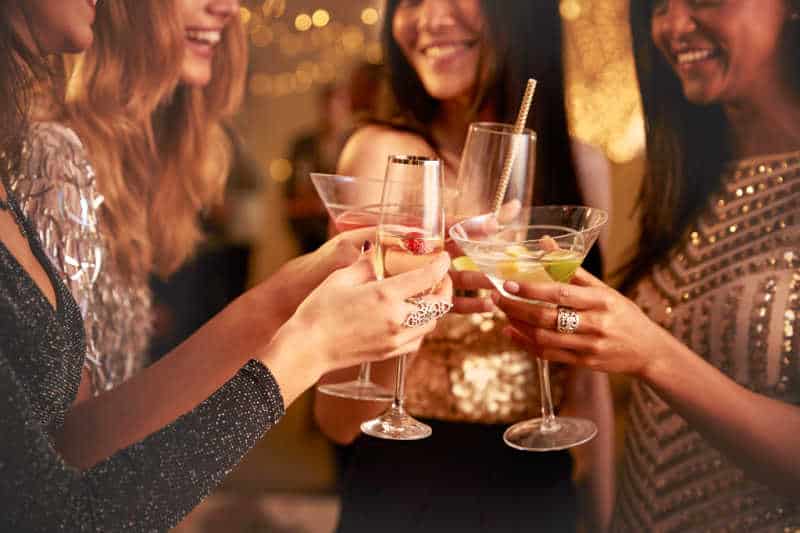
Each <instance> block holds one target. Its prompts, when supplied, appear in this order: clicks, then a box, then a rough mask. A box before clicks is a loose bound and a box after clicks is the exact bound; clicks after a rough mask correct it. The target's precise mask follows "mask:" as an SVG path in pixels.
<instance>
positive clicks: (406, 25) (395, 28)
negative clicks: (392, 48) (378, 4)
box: [392, 13, 416, 57]
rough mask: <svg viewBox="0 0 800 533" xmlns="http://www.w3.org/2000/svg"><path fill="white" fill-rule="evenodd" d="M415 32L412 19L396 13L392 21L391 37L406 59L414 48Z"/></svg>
mask: <svg viewBox="0 0 800 533" xmlns="http://www.w3.org/2000/svg"><path fill="white" fill-rule="evenodd" d="M415 35H416V31H415V29H414V22H413V20H412V17H410V16H409V15H407V14H399V13H396V14H395V17H394V20H393V21H392V37H393V38H394V41H395V42H396V43H397V45H398V46H399V47H400V49H401V50H402V51H403V53H404V54H405V55H406V57H408V55H409V52H410V51H411V49H412V48H413V46H414V41H415V38H416V37H415Z"/></svg>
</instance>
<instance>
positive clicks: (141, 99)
mask: <svg viewBox="0 0 800 533" xmlns="http://www.w3.org/2000/svg"><path fill="white" fill-rule="evenodd" d="M94 28H95V40H94V45H93V46H92V48H90V49H89V50H88V51H87V52H86V53H85V54H84V55H83V56H82V57H81V58H79V60H78V62H77V64H76V67H75V72H74V74H73V78H72V80H71V81H70V85H69V90H68V99H67V106H66V115H67V116H66V120H67V122H68V123H69V125H70V126H71V127H73V128H74V129H75V130H76V132H77V133H78V135H79V136H80V138H81V139H82V140H83V141H84V143H85V144H86V146H87V149H88V153H89V156H90V159H91V161H92V163H93V164H94V167H95V171H96V173H97V186H98V189H99V192H100V193H101V194H102V195H103V196H104V197H105V202H104V204H103V207H102V212H101V221H102V223H103V224H104V226H105V228H104V229H105V232H106V234H108V235H112V236H113V237H112V238H109V239H108V244H109V249H110V252H111V256H112V259H113V260H114V261H115V262H116V264H117V265H118V266H119V268H120V270H121V271H122V272H123V273H124V274H126V275H129V276H134V275H141V274H143V273H144V274H146V273H149V272H155V273H157V274H160V275H162V276H166V275H168V274H170V273H172V272H174V271H175V270H176V269H177V268H178V267H179V266H180V265H181V264H182V263H183V262H184V261H185V260H186V259H187V258H188V256H189V255H190V254H191V253H192V251H193V250H194V247H195V245H196V244H197V242H198V240H199V239H200V238H201V235H202V234H201V230H200V228H199V226H198V220H197V219H198V214H199V212H200V211H201V210H202V209H203V208H205V207H208V206H209V205H212V204H213V203H214V202H217V201H220V200H221V198H222V194H223V190H224V186H225V178H226V175H227V172H228V168H229V166H230V158H231V156H230V152H231V146H230V141H229V139H228V137H227V135H226V134H225V132H224V130H223V128H222V122H223V121H224V120H225V119H227V118H229V117H230V116H232V114H233V113H234V112H235V111H236V109H237V108H238V106H239V103H240V101H241V98H242V93H243V89H244V84H245V76H246V69H247V44H246V40H245V36H244V32H243V29H242V27H241V23H240V22H239V18H238V14H237V15H236V16H235V17H234V18H233V19H232V20H231V21H230V23H229V24H228V26H227V27H226V29H225V31H224V33H223V36H222V41H221V42H220V44H219V45H218V46H217V50H216V51H215V53H214V60H213V78H212V81H211V82H210V83H209V84H208V86H206V87H204V88H197V87H190V86H187V85H185V84H182V83H181V82H180V77H181V66H182V63H183V57H184V46H185V36H184V35H185V31H184V27H183V23H182V20H181V16H180V12H179V9H178V6H177V1H176V0H171V1H166V2H165V1H164V0H116V1H114V2H101V3H99V4H98V7H97V17H96V21H95V25H94Z"/></svg>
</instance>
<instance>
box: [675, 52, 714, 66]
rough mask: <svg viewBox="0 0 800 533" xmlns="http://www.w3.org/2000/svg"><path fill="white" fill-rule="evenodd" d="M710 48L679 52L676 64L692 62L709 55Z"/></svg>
mask: <svg viewBox="0 0 800 533" xmlns="http://www.w3.org/2000/svg"><path fill="white" fill-rule="evenodd" d="M712 53H713V51H712V50H693V51H691V52H681V53H679V54H678V55H677V57H678V64H680V65H685V64H687V63H694V62H695V61H702V60H704V59H708V58H709V57H711V54H712Z"/></svg>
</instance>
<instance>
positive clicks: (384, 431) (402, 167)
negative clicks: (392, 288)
mask: <svg viewBox="0 0 800 533" xmlns="http://www.w3.org/2000/svg"><path fill="white" fill-rule="evenodd" d="M441 166H442V165H441V162H440V161H439V160H438V159H429V158H426V157H419V156H390V157H389V163H388V165H387V167H386V180H385V181H384V187H383V195H382V197H381V217H380V224H379V226H378V236H377V240H376V241H377V245H376V250H375V277H376V278H377V279H384V278H387V277H390V276H395V275H397V274H402V273H403V272H408V271H410V270H414V269H417V268H420V267H422V266H424V265H425V264H427V263H429V262H430V261H432V260H433V259H434V258H435V257H436V255H437V254H438V253H439V252H441V251H442V249H443V248H444V224H445V221H444V209H443V197H444V188H443V184H442V174H441ZM433 289H434V287H431V290H433ZM428 292H430V291H428ZM419 296H421V295H419ZM406 358H407V354H403V355H401V356H400V357H398V359H397V373H396V377H395V389H394V398H393V399H392V404H391V406H390V407H389V409H387V410H386V411H385V412H384V413H383V414H381V415H380V416H378V417H377V418H374V419H372V420H368V421H366V422H364V423H363V424H361V431H363V432H364V433H366V434H367V435H371V436H373V437H379V438H383V439H391V440H417V439H424V438H426V437H429V436H430V434H431V428H430V426H428V425H426V424H423V423H422V422H420V421H418V420H416V419H414V417H412V416H411V415H409V414H408V413H407V412H406V411H405V409H404V408H403V401H404V399H405V366H406Z"/></svg>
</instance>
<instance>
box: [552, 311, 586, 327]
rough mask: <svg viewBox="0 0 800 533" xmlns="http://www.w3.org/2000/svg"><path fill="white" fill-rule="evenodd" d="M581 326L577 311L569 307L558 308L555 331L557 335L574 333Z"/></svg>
mask: <svg viewBox="0 0 800 533" xmlns="http://www.w3.org/2000/svg"><path fill="white" fill-rule="evenodd" d="M580 325H581V317H580V315H579V314H578V312H577V311H575V310H574V309H570V308H569V307H559V308H558V317H557V318H556V330H557V331H558V332H559V333H575V332H576V331H577V330H578V326H580Z"/></svg>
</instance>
